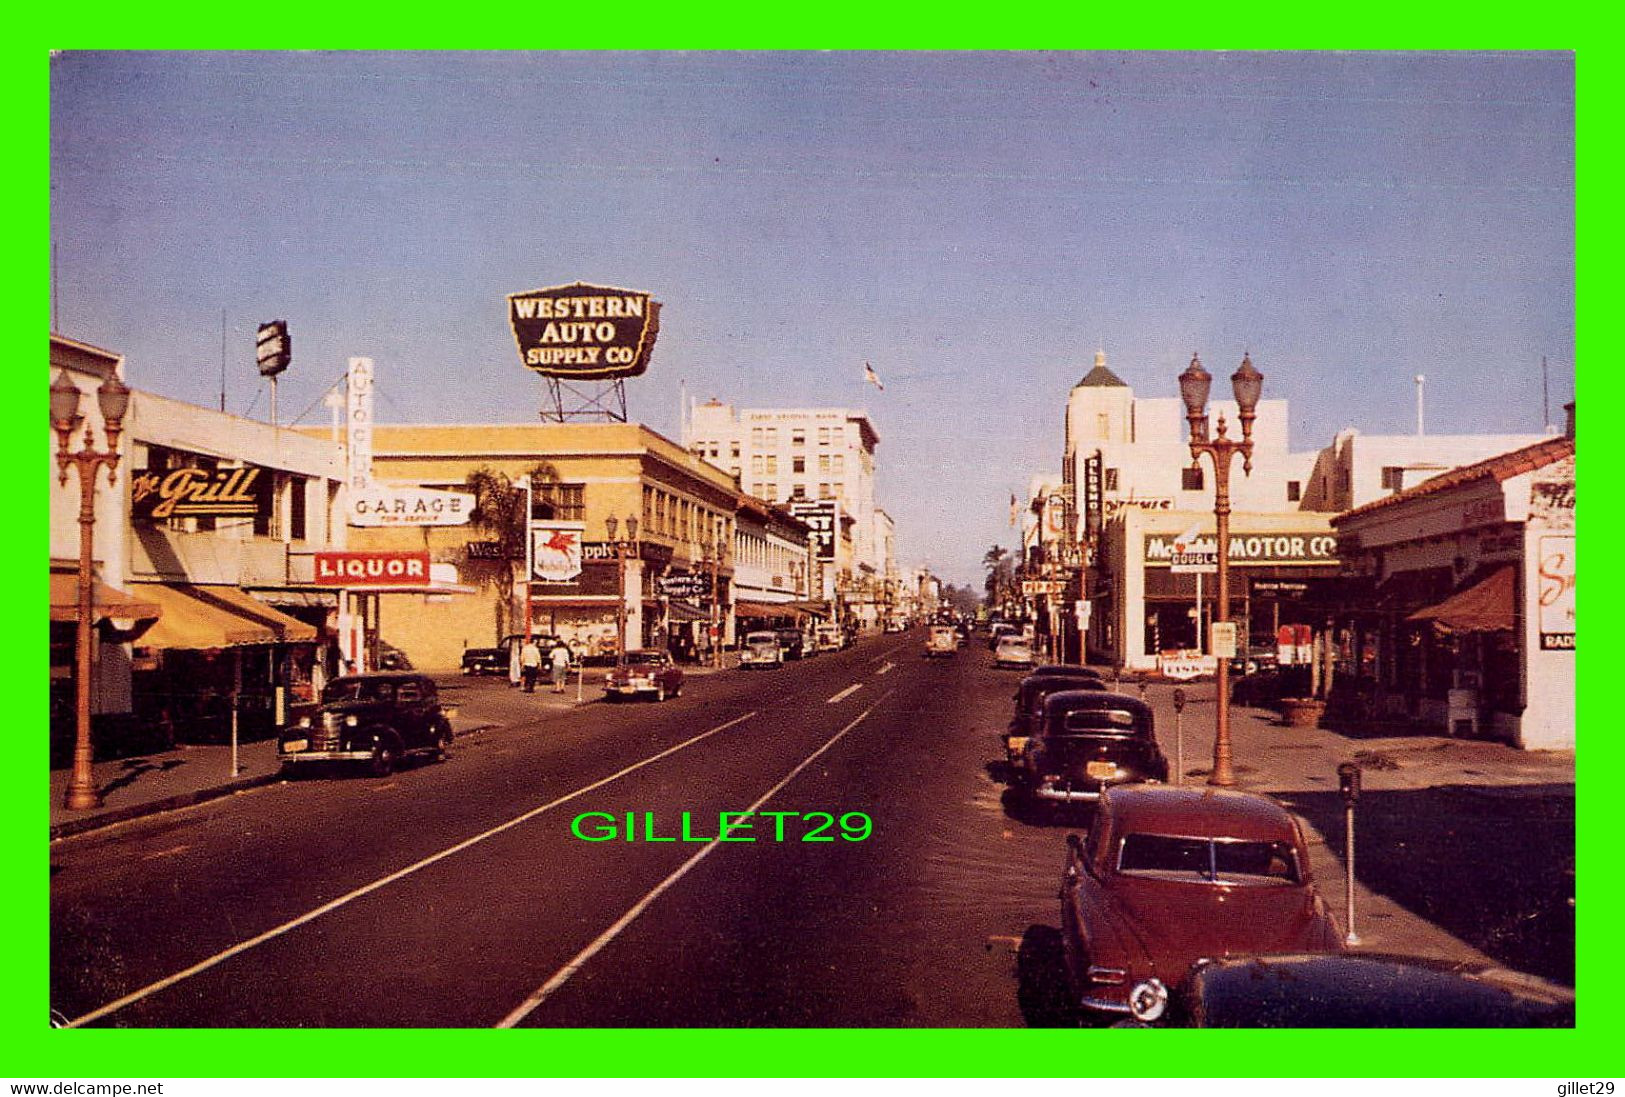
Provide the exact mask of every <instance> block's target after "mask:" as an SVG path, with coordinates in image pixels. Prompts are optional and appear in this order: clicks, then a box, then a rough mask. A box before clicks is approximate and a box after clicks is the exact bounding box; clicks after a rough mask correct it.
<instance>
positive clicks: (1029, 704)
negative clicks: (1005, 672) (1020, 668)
mask: <svg viewBox="0 0 1625 1097" xmlns="http://www.w3.org/2000/svg"><path fill="white" fill-rule="evenodd" d="M1083 669H1084V668H1083V667H1051V668H1049V670H1050V671H1054V670H1063V671H1078V670H1083ZM1105 688H1106V684H1105V683H1104V682H1102V681H1100V679H1099V678H1098V677H1096V676H1095V674H1094V672H1093V671H1090V672H1089V673H1088V674H1087V675H1072V674H1055V673H1039V672H1036V671H1035V672H1034V673H1032V674H1029V675H1027V677H1025V678H1023V679H1022V680H1021V684H1020V685H1018V686H1017V687H1016V692H1015V697H1014V700H1015V702H1016V711H1015V713H1014V714H1013V715H1011V717H1010V724H1009V726H1008V727H1007V728H1005V731H1004V736H1003V738H1002V742H1003V744H1004V756H1005V760H1006V761H1008V762H1009V763H1010V764H1011V765H1012V766H1015V765H1018V764H1020V762H1021V752H1022V751H1023V750H1025V749H1026V746H1027V739H1028V738H1029V737H1030V736H1031V735H1032V727H1033V724H1034V723H1035V722H1036V721H1037V719H1038V717H1039V715H1040V713H1041V712H1042V711H1043V705H1044V698H1046V697H1048V696H1049V695H1050V694H1052V693H1060V692H1061V691H1062V690H1068V689H1085V690H1104V689H1105Z"/></svg>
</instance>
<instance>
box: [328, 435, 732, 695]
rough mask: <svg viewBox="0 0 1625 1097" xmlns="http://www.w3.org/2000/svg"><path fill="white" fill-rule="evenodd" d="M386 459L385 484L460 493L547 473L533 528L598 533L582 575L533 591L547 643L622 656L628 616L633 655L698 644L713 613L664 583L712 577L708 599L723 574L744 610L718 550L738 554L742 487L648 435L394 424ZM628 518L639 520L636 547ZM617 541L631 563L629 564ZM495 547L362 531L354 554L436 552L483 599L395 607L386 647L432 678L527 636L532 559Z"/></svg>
mask: <svg viewBox="0 0 1625 1097" xmlns="http://www.w3.org/2000/svg"><path fill="white" fill-rule="evenodd" d="M372 448H373V478H374V479H375V480H376V481H378V482H379V483H382V484H391V485H402V486H406V485H411V486H419V487H434V488H446V489H460V488H462V486H463V485H464V484H465V483H466V482H467V479H468V476H469V474H470V473H472V472H475V471H476V470H481V469H487V470H490V471H491V472H493V473H497V474H500V475H502V476H505V477H507V478H508V479H509V480H512V481H518V480H521V479H522V478H523V477H525V476H526V475H527V474H529V473H531V472H533V471H535V470H538V469H540V470H541V475H539V476H538V477H537V478H536V483H535V486H534V488H533V493H532V500H533V504H532V505H533V516H535V517H538V518H546V519H551V520H555V521H561V522H579V523H582V524H583V525H584V527H585V528H584V531H583V551H582V557H583V559H582V570H581V573H580V575H579V576H577V577H576V578H575V579H573V580H570V581H566V582H556V583H555V582H536V583H533V584H532V586H531V599H530V603H531V604H530V614H531V620H532V623H533V626H534V630H535V631H536V632H537V633H547V634H552V635H556V636H560V637H563V638H564V640H565V641H566V642H568V643H569V644H570V645H571V647H572V648H574V649H575V650H576V651H577V652H578V653H579V652H587V653H591V654H598V653H605V652H608V651H613V650H614V645H615V632H616V629H617V627H618V622H619V616H618V609H619V608H620V607H624V612H625V628H626V638H627V646H628V647H649V646H664V645H665V644H667V643H668V642H669V641H671V640H672V639H673V638H674V637H676V636H678V635H682V636H684V637H692V636H693V635H694V633H695V631H696V629H695V625H696V623H698V622H702V621H705V620H708V618H709V612H708V611H702V609H700V608H698V607H697V606H696V600H695V599H693V598H664V597H662V595H661V585H660V580H662V579H665V578H668V577H672V576H680V575H696V576H702V577H703V578H704V580H705V583H704V586H705V587H706V590H707V592H708V591H709V588H710V584H711V579H712V571H713V570H714V571H715V572H716V586H717V589H718V597H719V599H720V601H721V604H722V605H724V606H727V605H728V604H729V603H731V601H732V598H731V597H730V596H729V589H728V588H729V584H730V581H731V577H732V574H733V561H732V557H731V553H730V551H729V550H728V549H727V548H726V547H725V548H724V549H723V550H722V551H721V552H720V553H719V552H718V551H717V550H716V549H715V548H714V547H713V548H712V549H711V551H710V552H709V553H708V552H707V545H712V546H715V545H716V544H719V543H720V544H721V545H723V546H731V545H732V543H733V537H734V514H735V502H736V499H737V490H736V488H735V485H734V483H733V480H732V478H731V477H729V476H728V474H727V473H725V472H723V471H722V470H720V469H718V468H716V467H714V466H712V465H709V464H707V463H706V462H704V461H701V460H700V459H698V458H697V457H694V456H692V455H690V454H689V453H687V452H685V451H684V450H683V449H682V447H680V446H678V445H677V444H676V443H675V442H672V441H671V440H670V439H667V438H665V437H664V436H662V435H660V434H657V433H656V432H655V431H653V430H650V429H649V428H648V427H645V426H642V425H641V424H637V423H534V424H511V425H503V424H497V425H488V424H477V425H473V424H470V425H433V426H383V425H380V426H375V427H374V429H373V442H372ZM610 518H613V519H614V520H615V529H614V532H615V536H614V537H612V536H611V533H610V527H609V525H608V523H607V522H606V520H607V519H610ZM628 519H635V520H636V533H635V535H632V532H631V528H630V526H631V523H629V522H628ZM617 539H618V540H619V541H621V542H622V543H623V548H622V550H621V551H622V555H623V556H624V557H625V559H624V560H618V559H617V557H616V549H615V545H614V544H613V542H614V541H615V540H617ZM495 544H496V536H495V535H494V534H493V533H491V532H489V531H482V530H481V529H480V528H478V527H477V526H476V525H466V526H420V527H387V528H360V529H352V530H351V531H350V547H351V548H353V549H395V550H416V551H422V550H425V549H426V550H427V551H428V552H429V553H430V558H431V560H432V561H434V562H435V563H439V564H447V563H449V564H455V565H456V566H457V569H458V576H459V581H460V583H461V584H463V585H465V586H472V587H474V588H475V589H476V591H477V593H473V594H467V593H396V594H382V595H380V596H379V611H380V612H379V619H378V622H377V629H378V636H379V638H380V639H381V640H382V641H383V642H384V643H386V644H389V645H392V646H394V647H396V648H399V649H401V650H402V651H404V652H405V653H406V655H407V656H408V658H410V659H411V660H412V663H413V665H414V666H416V667H418V668H419V669H423V670H429V671H441V670H450V669H454V668H456V667H457V666H458V665H459V663H460V661H461V656H462V652H463V650H464V649H465V648H469V647H491V646H493V645H494V644H496V643H497V642H499V641H500V639H501V638H502V637H503V636H505V635H509V634H513V633H519V632H523V631H524V628H525V615H524V598H523V589H522V587H520V586H516V585H515V580H517V579H519V578H520V577H521V576H522V574H523V570H524V560H522V559H514V560H504V559H501V558H500V556H499V555H498V551H497V549H496V548H495ZM713 558H715V559H716V560H717V566H716V567H715V568H714V569H713V568H712V567H711V566H710V561H711V560H712V559H713ZM623 571H624V577H623ZM510 575H511V576H512V578H509V576H510ZM704 597H708V593H707V595H702V596H701V599H702V601H701V604H702V605H703V598H704Z"/></svg>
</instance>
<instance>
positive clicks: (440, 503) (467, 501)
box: [349, 483, 474, 526]
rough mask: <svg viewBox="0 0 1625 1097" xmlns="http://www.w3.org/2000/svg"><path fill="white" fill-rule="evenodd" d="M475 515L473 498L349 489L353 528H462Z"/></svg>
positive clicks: (376, 486)
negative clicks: (470, 516)
mask: <svg viewBox="0 0 1625 1097" xmlns="http://www.w3.org/2000/svg"><path fill="white" fill-rule="evenodd" d="M473 513H474V497H473V496H472V495H468V494H466V493H464V492H460V491H436V490H434V489H433V488H392V487H388V486H386V485H384V484H374V483H366V484H363V485H360V486H359V487H357V486H355V485H353V484H352V485H351V487H350V518H349V521H350V525H352V526H461V525H466V524H467V522H468V519H469V515H471V514H473Z"/></svg>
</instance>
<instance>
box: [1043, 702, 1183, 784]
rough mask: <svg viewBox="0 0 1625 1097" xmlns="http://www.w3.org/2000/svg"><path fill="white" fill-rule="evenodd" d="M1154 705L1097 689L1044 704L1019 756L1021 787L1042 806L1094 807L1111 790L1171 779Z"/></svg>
mask: <svg viewBox="0 0 1625 1097" xmlns="http://www.w3.org/2000/svg"><path fill="white" fill-rule="evenodd" d="M1155 725H1156V722H1155V718H1154V717H1153V716H1152V713H1151V706H1150V705H1148V704H1146V703H1145V702H1144V701H1142V700H1140V699H1139V698H1138V697H1129V696H1127V695H1126V694H1121V693H1108V692H1104V691H1101V690H1094V689H1072V690H1062V691H1060V692H1058V693H1051V694H1049V695H1048V696H1047V697H1045V698H1044V700H1043V707H1042V709H1041V710H1040V711H1039V714H1038V718H1037V720H1036V721H1035V722H1034V723H1033V724H1032V725H1031V728H1032V732H1031V737H1030V738H1029V739H1028V740H1027V745H1026V748H1025V749H1024V750H1023V751H1022V754H1021V764H1020V768H1019V770H1018V773H1017V781H1018V785H1019V787H1020V789H1021V791H1022V793H1023V794H1024V795H1025V796H1026V797H1028V798H1029V799H1032V800H1036V801H1039V802H1041V803H1052V804H1078V803H1094V802H1095V801H1098V800H1099V799H1100V798H1101V796H1102V795H1103V794H1104V793H1105V791H1106V789H1108V788H1110V787H1111V786H1113V785H1127V784H1136V783H1140V782H1146V781H1166V780H1168V759H1167V757H1166V756H1165V755H1164V754H1163V753H1162V748H1161V747H1159V746H1158V745H1157V735H1156V726H1155Z"/></svg>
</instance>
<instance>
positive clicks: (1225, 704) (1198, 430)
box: [1179, 354, 1264, 787]
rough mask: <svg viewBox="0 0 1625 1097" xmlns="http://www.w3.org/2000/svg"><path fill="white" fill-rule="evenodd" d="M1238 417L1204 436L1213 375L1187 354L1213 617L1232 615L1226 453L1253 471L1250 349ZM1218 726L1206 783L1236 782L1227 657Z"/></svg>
mask: <svg viewBox="0 0 1625 1097" xmlns="http://www.w3.org/2000/svg"><path fill="white" fill-rule="evenodd" d="M1230 384H1231V387H1232V388H1233V389H1234V390H1235V394H1236V407H1237V409H1238V411H1239V413H1240V414H1239V418H1240V419H1241V441H1239V442H1238V441H1236V440H1234V439H1232V438H1229V437H1227V435H1226V432H1227V430H1228V428H1227V427H1226V425H1225V421H1224V416H1223V415H1220V416H1219V426H1218V431H1217V434H1216V436H1215V437H1213V438H1212V439H1209V437H1208V421H1207V397H1208V392H1209V391H1210V390H1211V389H1212V387H1213V376H1212V375H1211V374H1209V373H1208V371H1207V370H1205V369H1203V368H1202V362H1201V359H1199V358H1197V357H1196V356H1195V355H1194V354H1193V355H1191V364H1190V365H1189V366H1188V367H1186V369H1185V372H1184V373H1182V374H1180V375H1179V396H1180V399H1182V400H1183V401H1184V402H1185V419H1186V421H1187V422H1188V423H1189V424H1190V431H1191V462H1192V465H1193V466H1194V467H1197V468H1200V467H1201V460H1202V454H1204V453H1205V454H1207V455H1208V456H1209V457H1211V458H1213V515H1214V519H1215V525H1216V527H1217V539H1218V566H1219V576H1218V578H1219V590H1218V606H1217V618H1216V619H1217V620H1218V621H1229V620H1230V458H1232V457H1233V456H1235V455H1236V454H1237V453H1239V454H1241V457H1242V464H1241V471H1242V473H1243V474H1244V475H1246V474H1251V472H1252V471H1253V420H1254V419H1255V418H1257V416H1256V415H1255V414H1254V412H1255V410H1256V409H1257V407H1258V397H1259V394H1260V393H1261V392H1262V391H1263V388H1264V375H1263V374H1262V373H1259V372H1258V370H1256V369H1254V368H1253V359H1252V355H1251V354H1246V355H1243V356H1242V359H1241V368H1240V369H1238V370H1236V372H1235V373H1233V374H1232V375H1231V376H1230ZM1217 670H1218V689H1219V696H1218V704H1217V706H1216V708H1217V711H1218V727H1217V730H1216V732H1215V734H1214V737H1213V772H1212V773H1211V774H1209V776H1208V779H1207V783H1208V784H1210V785H1221V786H1226V787H1227V786H1230V785H1233V784H1235V783H1236V775H1235V772H1234V769H1233V767H1232V759H1231V750H1230V660H1229V659H1227V658H1224V657H1220V658H1219V659H1218V667H1217Z"/></svg>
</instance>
